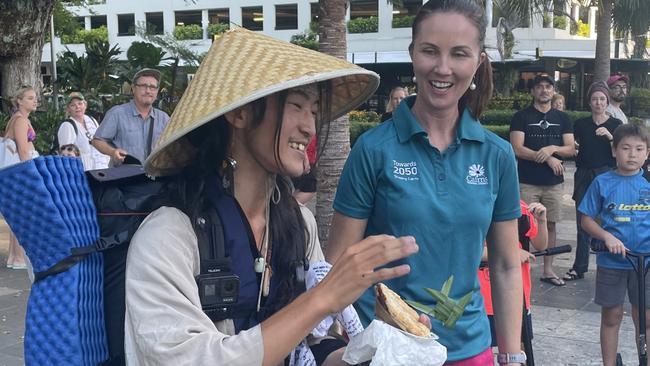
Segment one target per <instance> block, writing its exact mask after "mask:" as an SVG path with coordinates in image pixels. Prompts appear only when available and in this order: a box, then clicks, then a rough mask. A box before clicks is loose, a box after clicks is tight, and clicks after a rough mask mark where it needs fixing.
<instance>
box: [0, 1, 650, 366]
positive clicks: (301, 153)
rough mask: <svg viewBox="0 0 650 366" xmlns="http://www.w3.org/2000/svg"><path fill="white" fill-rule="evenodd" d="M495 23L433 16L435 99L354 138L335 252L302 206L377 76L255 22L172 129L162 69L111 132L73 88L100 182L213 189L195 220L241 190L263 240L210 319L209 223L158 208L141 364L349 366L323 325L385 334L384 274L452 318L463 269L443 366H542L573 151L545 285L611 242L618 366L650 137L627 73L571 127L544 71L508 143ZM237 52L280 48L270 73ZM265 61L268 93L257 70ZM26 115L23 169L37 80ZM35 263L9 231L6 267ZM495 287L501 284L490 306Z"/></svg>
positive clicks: (461, 12) (131, 283) (20, 109)
mask: <svg viewBox="0 0 650 366" xmlns="http://www.w3.org/2000/svg"><path fill="white" fill-rule="evenodd" d="M486 28H487V17H486V14H485V12H484V9H483V7H481V6H479V5H478V4H477V3H476V2H475V1H473V0H455V1H437V0H431V1H429V2H427V3H426V4H424V5H423V6H422V7H421V8H420V10H419V11H418V13H417V16H416V17H415V19H414V21H413V25H412V41H411V44H410V45H409V50H408V51H409V54H410V57H411V60H412V66H413V71H414V74H415V78H414V80H415V82H416V84H417V94H413V95H409V94H408V91H407V90H406V89H405V88H402V87H395V88H393V89H392V90H391V92H390V97H389V103H388V107H387V110H386V114H384V115H383V116H382V121H383V123H382V124H380V125H379V126H378V127H376V128H374V129H372V130H370V131H368V132H366V133H364V134H363V135H362V136H360V137H359V139H358V140H357V142H356V144H355V146H354V148H353V149H352V151H351V153H350V155H349V157H348V160H347V162H346V164H345V167H344V169H343V173H342V176H341V179H340V182H339V185H338V189H337V194H336V198H335V201H334V203H333V206H334V210H335V213H334V217H333V219H332V224H331V227H330V236H329V245H328V247H327V250H326V251H325V253H323V252H322V250H321V247H320V243H319V241H318V236H317V230H316V222H315V220H314V217H313V215H312V214H311V212H310V211H309V210H308V209H307V208H306V207H305V206H304V204H303V203H304V202H307V201H309V200H311V199H312V198H313V192H315V186H316V182H315V177H314V169H315V168H316V166H317V158H318V156H317V154H316V150H317V149H316V138H315V136H316V134H317V133H318V134H327V129H328V123H329V121H331V120H332V119H334V118H336V117H338V116H341V115H343V114H345V113H347V112H349V111H350V110H351V109H353V108H354V107H356V106H358V105H359V104H361V103H362V102H363V101H364V100H366V99H367V98H368V97H369V96H370V95H371V94H372V93H373V92H374V91H375V89H376V87H377V85H378V83H379V80H378V76H377V75H376V74H374V73H373V72H370V71H367V70H364V69H362V68H360V67H358V66H355V65H352V64H349V63H347V62H346V61H343V60H338V59H335V58H331V57H329V56H325V55H323V54H319V53H315V52H312V51H308V50H306V49H302V48H300V47H298V46H295V45H291V44H289V43H286V42H281V41H276V40H272V39H270V38H267V37H265V36H262V35H259V34H255V33H252V32H248V31H245V30H241V29H239V30H235V31H231V32H227V33H226V34H225V35H224V36H222V37H221V38H220V39H219V40H218V41H216V42H215V45H214V46H213V47H212V48H211V50H210V51H209V53H208V54H207V55H206V57H205V60H204V61H203V62H202V64H201V66H200V68H199V70H198V71H197V73H196V76H195V78H194V80H193V82H192V83H191V84H190V85H189V87H188V90H187V91H186V92H185V94H184V96H183V97H182V99H181V100H180V102H179V104H178V106H177V110H176V111H175V113H174V115H173V117H172V118H171V119H170V117H169V116H168V115H167V114H166V113H165V112H163V111H161V110H159V109H157V108H155V107H154V106H153V105H154V102H155V100H156V98H157V94H158V90H159V88H160V82H161V74H160V72H159V71H157V70H154V69H142V70H140V71H138V72H137V73H136V74H135V76H134V77H133V80H132V93H133V100H131V101H130V102H128V103H126V104H123V105H119V106H116V107H113V108H112V109H110V110H109V111H108V112H107V113H106V115H105V117H104V119H103V120H102V121H101V123H98V121H96V120H95V119H93V118H92V117H89V116H88V115H86V108H87V103H86V100H85V98H84V96H83V95H82V94H81V93H79V92H73V93H70V94H69V95H68V96H67V98H66V111H67V114H68V118H67V119H66V120H65V121H62V123H61V125H60V127H59V129H58V133H57V140H58V144H59V153H60V154H61V155H64V156H72V157H77V158H79V159H81V161H82V163H83V167H84V169H85V170H95V169H103V168H107V167H111V166H116V165H119V164H121V163H125V162H135V163H139V164H143V165H144V167H145V170H146V171H147V173H148V174H149V175H151V176H166V175H179V176H182V177H183V178H184V179H186V180H187V181H191V182H192V186H191V187H198V188H196V189H193V190H192V191H191V192H186V193H188V196H189V197H190V198H191V202H194V203H195V204H196V207H197V208H198V207H204V206H210V205H216V204H217V203H216V202H219V200H222V199H223V197H228V199H232V200H233V202H234V204H235V206H236V207H237V208H238V211H237V212H238V213H239V214H238V215H236V216H237V217H236V220H237V222H241V223H242V225H241V227H242V228H243V229H242V230H245V234H246V235H243V234H242V235H243V236H244V237H245V238H247V239H246V240H244V242H243V244H241V243H239V242H232V243H228V244H227V245H228V247H227V248H226V252H227V253H229V255H230V257H231V259H232V265H233V272H234V273H236V274H237V275H238V276H239V278H240V281H241V282H240V289H241V290H240V291H241V293H240V300H238V302H237V304H236V306H237V307H238V310H241V311H237V312H233V313H232V314H230V315H231V316H230V317H227V318H224V319H219V320H218V321H213V320H212V319H211V318H210V317H208V316H206V314H205V313H204V311H203V308H202V304H201V298H200V297H199V294H198V288H197V282H196V280H195V276H196V275H197V273H200V272H201V268H200V266H202V263H201V261H200V253H199V244H198V239H197V237H196V235H195V231H194V228H193V223H194V221H195V220H194V219H196V218H195V217H194V216H193V215H192V214H191V213H188V212H184V211H182V210H179V209H176V208H170V207H161V208H159V209H158V210H156V211H154V212H152V213H151V214H150V215H149V216H148V217H147V218H146V219H145V221H144V222H143V224H142V225H141V226H140V229H139V230H138V231H137V233H136V234H135V236H134V237H133V240H132V242H131V246H130V248H129V253H128V257H127V267H126V321H125V342H124V349H125V355H126V363H127V364H133V365H145V364H156V365H162V364H176V363H178V362H181V361H182V362H183V363H189V364H207V363H216V364H229V365H240V364H241V365H250V364H264V365H277V364H282V363H283V362H284V360H286V359H288V358H291V359H292V360H293V361H291V362H299V361H298V358H297V357H295V355H296V354H301V355H306V356H304V357H306V359H308V360H313V363H312V364H318V365H344V364H345V363H344V362H343V360H342V355H343V350H344V348H345V345H346V343H345V341H344V340H343V339H341V338H335V337H330V336H322V334H321V335H318V336H317V335H314V334H312V331H313V329H314V328H315V327H316V326H317V325H318V324H319V323H320V322H321V321H322V320H323V319H324V318H328V317H330V316H332V314H337V313H339V312H341V311H342V310H343V309H345V308H346V307H347V306H349V305H350V304H354V306H355V309H356V312H357V313H358V316H359V319H360V320H361V322H362V323H363V324H364V325H368V324H369V323H370V322H371V321H372V320H373V319H374V318H375V316H374V304H375V294H374V292H373V290H372V288H371V287H372V285H374V284H375V283H377V282H384V283H385V284H387V285H388V286H389V287H390V288H391V289H393V290H394V291H395V292H397V293H398V294H399V295H400V296H402V297H404V298H406V299H409V300H414V301H417V302H419V303H421V304H423V305H426V306H432V307H433V306H435V305H436V302H435V300H434V299H433V298H432V297H430V296H428V295H427V293H426V292H425V291H424V290H423V288H425V287H429V288H441V286H442V285H443V283H445V282H446V281H447V280H448V278H449V277H450V276H453V278H454V282H453V286H452V287H451V288H450V291H449V296H450V297H451V298H454V299H458V298H461V297H463V296H464V295H465V294H468V293H469V294H471V299H470V301H469V302H468V304H467V305H466V307H465V308H464V309H463V313H462V315H461V317H460V319H459V320H458V322H457V323H456V324H455V327H454V328H450V327H447V326H445V325H444V324H443V323H442V322H440V321H438V320H435V319H430V318H429V317H427V316H425V315H421V316H420V319H419V321H420V322H422V323H424V324H425V325H426V326H427V327H429V328H431V330H432V331H433V332H434V333H435V334H437V335H438V336H439V337H440V339H439V341H440V343H442V344H443V345H444V346H445V347H446V348H447V363H446V365H455V366H472V365H479V366H487V365H493V358H494V357H493V350H492V347H493V346H497V347H498V355H497V361H498V363H499V364H501V365H517V364H522V363H525V361H526V355H525V353H523V352H522V351H521V336H520V330H521V329H522V316H521V314H522V309H523V308H525V309H530V292H531V291H530V290H531V279H530V268H529V264H528V263H529V261H530V259H531V258H532V256H531V254H530V251H531V250H532V249H536V250H543V249H546V248H553V247H554V246H556V241H557V240H556V237H557V223H558V222H559V221H560V220H561V205H562V192H563V184H564V172H565V170H564V165H563V161H564V160H566V159H570V158H574V157H575V160H576V167H577V170H576V173H575V187H574V194H573V199H574V200H575V202H576V225H577V229H578V230H577V231H578V234H577V253H576V256H575V262H574V264H573V266H572V268H571V269H570V270H569V271H568V272H567V273H565V274H564V275H558V273H557V272H556V271H555V268H554V267H553V257H552V256H549V257H545V258H544V265H543V275H542V277H541V278H540V280H541V281H543V282H545V283H548V284H551V285H554V286H564V285H565V283H566V281H574V280H580V279H582V278H584V274H585V272H587V270H588V263H589V261H588V259H589V244H590V240H591V239H590V238H591V237H593V238H596V239H599V240H602V241H604V242H605V245H606V247H607V249H608V250H609V253H602V254H599V257H598V269H597V279H596V282H597V284H596V303H597V304H599V305H601V306H602V309H603V310H602V312H603V318H602V319H603V323H602V329H603V331H602V332H601V343H602V345H603V360H604V364H605V365H613V363H612V362H613V361H612V354H614V356H615V353H616V345H617V332H618V327H619V326H620V322H621V317H622V304H623V301H624V296H625V292H626V289H628V290H629V291H630V300H631V301H632V303H633V308H634V305H635V303H634V302H633V301H634V299H635V296H636V297H638V296H639V294H637V293H636V292H634V291H635V290H634V288H635V287H634V286H635V285H634V284H633V281H632V277H633V276H632V273H633V272H632V269H631V268H630V267H629V265H628V264H627V262H625V261H624V260H623V259H622V257H621V256H620V255H621V254H624V250H625V249H626V248H627V249H634V250H638V251H650V227H648V225H650V220H648V219H647V212H649V211H650V183H648V180H647V179H644V177H643V175H644V172H645V171H646V170H647V169H648V162H647V160H646V159H648V151H649V150H648V145H649V144H650V141H649V137H648V133H647V131H645V130H644V128H643V127H639V126H635V125H630V124H627V118H626V116H625V114H624V112H623V110H622V109H621V103H623V102H624V99H625V97H626V94H627V91H628V88H629V87H628V85H629V79H628V78H627V77H626V76H623V75H613V76H612V77H611V78H610V79H609V80H608V81H607V82H606V83H603V82H600V83H594V84H593V85H591V87H590V88H589V91H588V93H587V97H588V100H589V106H590V108H591V116H590V117H587V118H583V119H579V120H577V121H575V122H574V123H572V122H571V121H570V119H569V117H568V115H567V114H566V113H564V112H563V109H564V106H565V103H564V98H563V97H562V96H561V95H557V94H556V93H555V80H554V79H553V78H552V77H550V76H548V75H546V74H540V75H538V76H536V77H535V78H534V79H533V81H532V84H531V87H532V88H531V96H532V103H531V104H530V105H529V106H528V107H526V108H524V109H522V110H520V111H519V112H517V113H516V114H515V115H514V117H513V119H512V121H511V125H510V133H509V137H510V141H509V142H508V141H506V140H504V139H502V138H500V137H498V136H497V135H495V134H493V133H491V132H489V131H487V130H486V129H484V128H483V127H482V126H481V124H480V122H479V120H478V117H479V116H481V114H482V113H483V112H484V111H485V110H486V108H487V104H488V101H489V99H490V97H491V96H492V94H493V80H492V68H491V65H490V62H489V59H488V56H487V53H486V51H485V36H486ZM243 45H245V46H246V47H243ZM237 49H249V50H263V52H264V55H265V56H266V57H265V60H266V62H265V63H264V64H259V63H258V62H257V61H256V60H257V58H256V57H253V56H254V55H241V54H239V55H237V52H232V51H233V50H237ZM297 58H301V61H302V60H309V62H295V61H296V59H297ZM260 68H263V69H264V72H263V74H264V75H265V80H257V79H252V78H249V77H248V76H247V70H253V69H255V70H257V73H258V74H259V69H260ZM224 80H228V82H227V83H225V82H224ZM217 91H218V92H219V96H218V97H217V96H215V95H214V93H215V92H217ZM14 105H15V107H16V112H15V113H14V114H13V115H12V117H11V119H10V121H9V123H8V125H7V128H6V131H5V137H7V138H10V139H12V140H14V141H15V143H16V146H17V149H18V151H19V154H20V159H21V160H28V159H33V158H35V157H37V156H38V153H37V152H36V150H35V149H34V145H33V141H34V139H35V138H36V132H35V131H34V128H33V127H32V126H31V124H30V121H29V115H30V113H31V112H33V111H34V110H35V109H36V106H37V96H36V91H35V90H34V89H33V88H30V87H25V88H21V89H20V90H19V91H18V92H17V93H16V98H15V99H14ZM306 173H310V174H311V175H309V176H307V177H305V175H306ZM646 174H647V173H646ZM291 178H293V179H294V181H293V183H292V182H291ZM635 207H636V208H635ZM468 208H471V209H468ZM522 214H523V216H522ZM522 217H526V218H527V219H526V221H527V224H526V225H522V224H521V218H522ZM596 219H598V220H599V221H600V224H599V223H598V222H597V221H596ZM236 244H237V245H236ZM240 244H241V245H240ZM531 245H532V248H531ZM321 261H327V262H329V263H331V264H332V266H331V268H330V269H329V272H328V273H327V275H326V276H325V277H324V279H323V280H322V281H321V282H320V283H318V284H316V285H315V286H314V287H312V288H303V287H301V286H298V285H297V282H296V278H295V277H296V276H297V273H298V272H297V269H296V268H297V267H296V263H303V262H307V263H317V262H321ZM482 262H487V266H484V267H483V271H482V272H481V271H479V268H480V267H481V263H482ZM27 266H28V258H26V256H25V255H24V252H23V251H22V249H21V247H20V245H19V244H18V242H17V241H16V240H15V237H13V234H12V235H11V239H10V250H9V259H8V262H7V267H9V268H15V269H19V268H25V267H27ZM258 267H259V268H258ZM471 269H476V270H471ZM488 269H489V271H488ZM477 271H479V272H478V275H477ZM479 279H480V281H479ZM612 281H615V282H612ZM481 284H482V285H483V286H487V285H489V288H490V290H486V287H483V288H482V290H483V294H484V295H485V296H482V294H481V291H479V288H480V287H481ZM619 284H622V285H621V286H619ZM614 288H615V289H614ZM614 290H616V291H614ZM648 291H649V292H650V285H649V286H648ZM488 295H489V296H488ZM484 297H486V298H484ZM486 307H487V309H486ZM634 309H635V311H637V315H638V310H639V309H636V308H634ZM244 310H245V311H244ZM486 310H487V311H486ZM488 314H489V315H490V316H493V318H492V319H490V318H488V316H487V315H488ZM637 318H638V316H635V320H636V319H637ZM524 321H528V322H529V321H530V319H529V318H528V319H527V320H526V319H524ZM491 323H492V326H491ZM300 345H302V347H303V348H302V349H301V348H300V347H301V346H300ZM297 347H298V348H297ZM299 351H300V352H299ZM301 352H302V353H301ZM310 362H311V361H310ZM298 364H300V363H298ZM305 364H309V363H305Z"/></svg>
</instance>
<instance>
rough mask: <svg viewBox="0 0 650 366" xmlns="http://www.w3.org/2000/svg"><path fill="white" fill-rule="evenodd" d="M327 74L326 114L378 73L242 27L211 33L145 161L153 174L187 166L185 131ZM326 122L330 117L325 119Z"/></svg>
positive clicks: (191, 152) (344, 106) (336, 113)
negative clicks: (202, 55)
mask: <svg viewBox="0 0 650 366" xmlns="http://www.w3.org/2000/svg"><path fill="white" fill-rule="evenodd" d="M325 80H331V81H330V83H331V87H332V88H331V89H332V96H331V105H332V109H331V115H332V119H334V118H337V117H340V116H341V115H343V114H345V113H347V112H349V111H350V110H351V109H352V108H354V107H356V106H358V105H359V104H361V103H362V102H363V101H365V100H366V99H367V98H368V97H369V96H370V95H371V94H372V93H373V92H374V91H375V89H377V86H378V85H379V76H378V75H377V74H375V73H374V72H372V71H368V70H366V69H363V68H361V67H358V66H356V65H353V64H351V63H349V62H347V61H344V60H341V59H338V58H335V57H332V56H328V55H325V54H323V53H320V52H316V51H312V50H309V49H307V48H303V47H300V46H297V45H294V44H291V43H288V42H284V41H280V40H277V39H274V38H271V37H268V36H265V35H262V34H259V33H254V32H251V31H249V30H246V29H244V28H236V29H233V30H230V31H228V32H226V33H224V34H223V35H222V36H221V37H219V38H218V39H216V40H215V41H214V43H213V44H212V47H211V48H210V51H208V54H207V55H206V56H205V58H204V60H203V62H201V66H199V69H198V70H197V72H196V75H195V76H194V78H193V79H192V81H191V82H190V85H189V86H188V88H187V90H186V91H185V93H184V94H183V97H182V98H181V100H180V102H179V103H178V106H177V107H176V109H175V110H174V113H173V114H172V116H171V119H170V120H169V125H168V126H167V128H165V130H164V131H163V133H162V135H161V136H160V139H159V140H158V142H157V144H156V147H155V148H154V150H153V151H152V153H151V155H150V156H149V158H148V159H147V160H146V162H145V169H146V171H147V173H148V174H150V175H152V176H160V175H168V174H172V173H175V172H177V171H178V170H180V169H181V168H183V167H185V166H187V165H188V164H189V162H190V161H191V160H192V159H193V158H194V157H195V154H196V149H195V148H194V147H193V146H192V145H191V144H190V143H189V142H188V141H187V140H186V139H185V138H184V136H185V135H187V133H188V132H190V131H192V130H194V129H196V128H198V127H200V126H202V125H204V124H206V123H208V122H210V121H211V120H213V119H214V118H216V117H218V116H221V115H223V114H224V113H226V112H229V111H231V110H234V109H236V108H238V107H241V106H243V105H246V104H247V103H250V102H252V101H255V100H257V99H259V98H261V97H265V96H267V95H270V94H273V93H276V92H278V91H281V90H285V89H289V88H293V87H296V86H301V85H307V84H311V83H315V82H319V81H325ZM327 122H329V121H327Z"/></svg>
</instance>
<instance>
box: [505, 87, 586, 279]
mask: <svg viewBox="0 0 650 366" xmlns="http://www.w3.org/2000/svg"><path fill="white" fill-rule="evenodd" d="M531 92H532V95H533V104H532V105H530V106H528V107H527V108H524V109H522V110H521V111H519V112H517V113H516V114H515V115H514V116H513V118H512V122H511V124H510V143H511V144H512V148H513V149H514V151H515V155H516V156H517V166H518V170H519V184H520V191H521V199H522V200H524V201H525V202H526V203H531V202H540V203H542V204H543V205H544V206H546V208H547V211H546V212H547V213H546V217H547V220H548V222H547V226H548V247H549V248H552V247H555V238H556V233H555V223H556V222H558V221H559V220H560V209H561V205H562V194H563V187H562V185H563V183H564V166H563V165H562V159H563V158H567V157H571V156H573V155H574V154H575V147H574V140H573V131H572V127H571V121H570V120H569V116H568V115H567V114H566V113H564V112H561V111H558V110H556V109H552V108H551V99H552V97H553V94H554V80H553V79H552V78H550V77H549V76H547V75H538V76H536V77H535V79H534V80H533V87H532V90H531ZM541 280H542V281H544V282H547V283H550V284H553V285H555V286H564V284H565V283H564V281H563V280H562V279H560V278H559V277H558V276H557V275H556V274H555V272H554V271H553V257H552V256H546V257H544V274H543V276H542V278H541Z"/></svg>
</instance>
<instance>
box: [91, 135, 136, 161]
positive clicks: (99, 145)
mask: <svg viewBox="0 0 650 366" xmlns="http://www.w3.org/2000/svg"><path fill="white" fill-rule="evenodd" d="M91 144H92V145H93V146H94V147H95V149H97V150H99V152H100V153H102V154H104V155H108V156H110V157H111V158H113V159H115V160H117V161H124V158H126V155H127V154H128V152H127V151H126V150H122V149H120V148H117V147H113V145H111V144H110V143H108V142H106V141H104V140H101V139H99V138H97V137H95V138H93V139H92V141H91Z"/></svg>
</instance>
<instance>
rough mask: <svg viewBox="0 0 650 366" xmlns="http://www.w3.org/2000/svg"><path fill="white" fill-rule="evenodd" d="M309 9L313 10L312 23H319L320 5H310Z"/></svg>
mask: <svg viewBox="0 0 650 366" xmlns="http://www.w3.org/2000/svg"><path fill="white" fill-rule="evenodd" d="M309 7H310V9H311V21H312V22H316V23H318V10H319V7H318V3H310V4H309Z"/></svg>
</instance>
